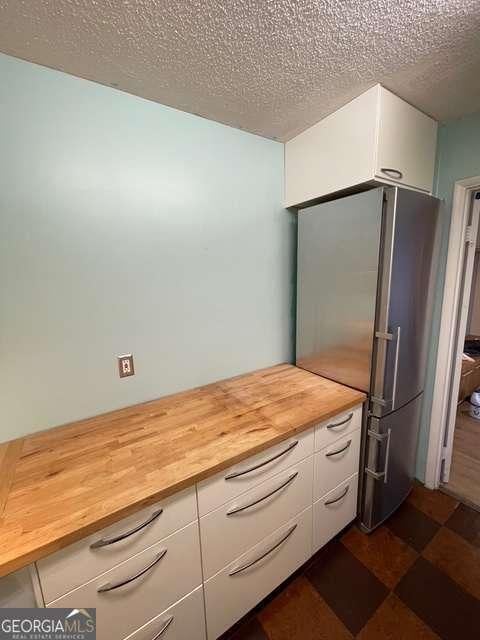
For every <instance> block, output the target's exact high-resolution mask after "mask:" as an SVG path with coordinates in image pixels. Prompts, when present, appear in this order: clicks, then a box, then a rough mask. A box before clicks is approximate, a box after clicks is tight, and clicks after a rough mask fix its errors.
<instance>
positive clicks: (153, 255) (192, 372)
mask: <svg viewBox="0 0 480 640" xmlns="http://www.w3.org/2000/svg"><path fill="white" fill-rule="evenodd" d="M0 78H1V96H0V141H1V142H0V301H1V303H0V406H1V413H2V417H1V433H0V440H7V439H10V438H13V437H15V436H18V435H21V434H24V433H27V432H31V431H35V430H37V429H42V428H45V427H49V426H52V425H57V424H61V423H64V422H67V421H70V420H75V419H78V418H82V417H86V416H90V415H94V414H98V413H101V412H104V411H107V410H109V409H114V408H117V407H121V406H125V405H129V404H132V403H135V402H139V401H142V400H147V399H150V398H156V397H158V396H161V395H164V394H168V393H172V392H175V391H178V390H181V389H186V388H190V387H193V386H195V385H200V384H205V383H208V382H210V381H213V380H218V379H221V378H225V377H227V376H232V375H235V374H240V373H243V372H247V371H250V370H253V369H256V368H259V367H264V366H269V365H272V364H274V363H278V362H281V361H285V360H288V359H289V358H291V357H292V344H293V322H292V315H291V312H292V309H291V305H292V279H293V274H294V264H293V261H294V245H295V226H294V225H295V222H294V217H293V215H292V214H289V213H288V212H286V211H285V210H284V209H283V208H282V205H281V201H282V191H283V145H282V144H280V143H277V142H273V141H269V140H266V139H263V138H261V137H258V136H254V135H251V134H248V133H245V132H242V131H238V130H236V129H233V128H230V127H226V126H223V125H220V124H217V123H214V122H210V121H208V120H204V119H202V118H199V117H196V116H192V115H189V114H186V113H182V112H180V111H176V110H173V109H169V108H167V107H163V106H161V105H159V104H156V103H154V102H149V101H147V100H142V99H140V98H137V97H134V96H131V95H128V94H125V93H122V92H120V91H116V90H114V89H109V88H107V87H103V86H100V85H97V84H94V83H91V82H88V81H85V80H80V79H78V78H74V77H72V76H68V75H65V74H62V73H59V72H56V71H52V70H50V69H46V68H44V67H40V66H36V65H33V64H30V63H27V62H22V61H20V60H17V59H14V58H11V57H7V56H3V55H0ZM128 352H133V354H134V356H135V365H136V371H137V373H136V375H135V376H134V377H132V378H127V379H123V380H120V379H119V377H118V374H117V369H116V355H117V354H122V353H128Z"/></svg>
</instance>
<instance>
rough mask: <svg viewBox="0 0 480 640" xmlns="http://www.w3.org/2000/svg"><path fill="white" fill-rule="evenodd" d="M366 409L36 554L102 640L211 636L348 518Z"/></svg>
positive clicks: (43, 578)
mask: <svg viewBox="0 0 480 640" xmlns="http://www.w3.org/2000/svg"><path fill="white" fill-rule="evenodd" d="M361 424H362V407H361V406H358V407H355V408H353V409H351V410H350V411H347V412H344V413H342V414H340V415H337V416H334V417H333V418H331V419H330V420H328V421H326V422H323V423H321V424H318V425H317V426H315V427H313V428H311V429H308V430H307V431H305V432H303V433H301V434H298V435H296V436H295V437H292V438H289V439H288V440H286V441H285V442H282V443H280V444H278V445H275V446H273V447H271V448H270V449H268V450H267V451H264V452H262V453H260V454H258V455H255V456H252V457H251V458H250V459H248V460H245V461H243V462H242V463H241V464H238V465H234V466H233V467H231V468H230V469H227V470H226V471H223V472H221V473H219V474H216V475H215V476H213V477H212V478H210V479H207V480H205V481H203V482H201V483H199V484H198V485H197V486H196V487H192V488H190V489H187V490H185V491H182V492H180V493H178V494H176V495H175V496H172V497H171V498H168V499H167V500H164V501H162V502H160V503H158V504H157V505H153V506H152V507H147V508H146V509H144V510H143V511H140V512H138V513H137V514H135V515H133V516H130V517H128V518H125V519H124V520H122V521H121V522H118V523H116V524H115V525H112V526H111V527H108V528H106V529H104V530H103V531H101V532H99V533H98V534H95V535H93V536H90V537H88V538H85V539H84V540H82V541H80V542H77V543H75V544H72V545H70V546H69V547H67V548H65V549H62V550H61V551H58V552H57V553H55V554H52V555H51V556H50V557H48V558H45V559H43V560H41V561H39V562H37V564H36V567H35V568H33V569H32V575H33V577H34V584H36V585H38V588H37V589H36V594H37V599H38V604H39V605H41V606H47V607H66V608H72V609H73V608H88V607H96V609H97V638H98V640H153V639H158V640H204V639H205V638H208V640H215V639H216V638H218V636H220V635H221V634H222V633H224V632H225V631H226V630H227V629H228V628H229V627H231V626H232V625H233V624H234V623H235V622H237V620H239V619H240V618H241V617H242V616H243V615H245V614H246V613H247V612H248V611H249V610H250V609H252V608H253V607H254V606H255V605H256V604H258V602H259V601H260V600H262V599H263V598H264V597H265V596H267V595H268V594H269V593H270V592H271V591H273V589H275V588H276V587H277V586H278V585H279V584H280V583H281V582H283V581H284V580H285V579H286V578H287V577H288V576H289V575H290V574H291V573H292V572H294V571H295V570H296V569H298V568H299V567H300V566H301V565H302V564H304V563H305V562H306V561H307V560H308V558H310V556H311V555H312V553H314V552H315V551H316V550H318V549H319V548H320V547H322V546H323V545H324V544H325V543H326V542H328V540H330V539H331V538H332V537H333V536H334V535H336V534H337V533H338V532H339V531H340V530H341V529H342V528H344V527H345V526H346V525H347V524H348V523H349V522H351V521H352V520H353V519H354V518H355V516H356V510H357V485H358V464H359V450H360V436H361Z"/></svg>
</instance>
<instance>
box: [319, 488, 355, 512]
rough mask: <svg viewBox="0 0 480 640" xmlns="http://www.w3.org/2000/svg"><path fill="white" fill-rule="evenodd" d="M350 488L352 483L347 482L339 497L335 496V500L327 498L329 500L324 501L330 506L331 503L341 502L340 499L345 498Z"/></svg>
mask: <svg viewBox="0 0 480 640" xmlns="http://www.w3.org/2000/svg"><path fill="white" fill-rule="evenodd" d="M349 489H350V485H349V484H347V486H346V487H345V489H344V490H343V491H342V493H341V494H340V495H339V496H338V498H333V500H327V502H325V503H324V504H325V506H326V507H329V506H330V505H331V504H335V503H336V502H340V500H343V498H344V497H345V496H346V495H347V493H348V490H349Z"/></svg>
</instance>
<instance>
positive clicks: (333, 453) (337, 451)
mask: <svg viewBox="0 0 480 640" xmlns="http://www.w3.org/2000/svg"><path fill="white" fill-rule="evenodd" d="M351 444H352V441H351V440H349V441H348V442H347V444H346V445H345V446H344V447H342V448H341V449H337V450H336V451H329V452H328V453H326V454H325V457H326V458H331V457H332V456H338V454H339V453H343V452H344V451H346V450H347V449H348V448H349V447H350V445H351Z"/></svg>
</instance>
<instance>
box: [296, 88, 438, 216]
mask: <svg viewBox="0 0 480 640" xmlns="http://www.w3.org/2000/svg"><path fill="white" fill-rule="evenodd" d="M436 140H437V123H436V122H435V120H433V119H432V118H430V117H428V116H426V115H425V114H424V113H422V112H420V111H418V109H415V108H414V107H412V106H411V105H409V104H408V103H406V102H405V101H404V100H401V99H400V98H398V97H397V96H396V95H394V94H393V93H391V92H390V91H387V90H386V89H384V88H383V87H382V86H380V85H376V86H374V87H372V88H371V89H369V90H368V91H365V93H362V94H361V95H360V96H358V98H355V99H354V100H352V101H351V102H349V103H348V104H346V105H345V106H343V107H342V108H341V109H338V111H335V112H334V113H332V114H331V115H329V116H327V117H326V118H324V119H323V120H321V121H320V122H318V123H317V124H315V125H313V127H310V129H307V130H306V131H303V132H302V133H301V134H299V135H298V136H296V137H295V138H293V139H292V140H289V141H288V142H287V143H286V145H285V206H287V207H291V206H296V205H300V204H302V203H305V202H308V201H310V200H314V199H316V198H320V197H324V196H327V195H328V194H333V193H335V192H337V191H341V190H343V189H349V188H350V187H353V186H355V185H358V184H361V183H364V182H369V181H372V180H376V181H380V182H386V183H389V184H401V185H403V186H406V187H410V188H413V189H420V190H422V191H426V192H431V190H432V185H433V172H434V167H435V148H436Z"/></svg>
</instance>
